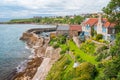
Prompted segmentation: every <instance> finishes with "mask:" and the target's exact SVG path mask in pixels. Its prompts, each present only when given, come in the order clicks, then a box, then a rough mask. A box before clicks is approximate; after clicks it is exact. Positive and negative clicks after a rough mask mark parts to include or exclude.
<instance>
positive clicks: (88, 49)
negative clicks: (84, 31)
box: [80, 40, 95, 54]
mask: <svg viewBox="0 0 120 80" xmlns="http://www.w3.org/2000/svg"><path fill="white" fill-rule="evenodd" d="M80 49H81V50H82V51H83V52H85V53H88V54H94V53H95V44H94V43H93V42H91V41H90V40H89V41H86V42H85V43H82V44H81V47H80Z"/></svg>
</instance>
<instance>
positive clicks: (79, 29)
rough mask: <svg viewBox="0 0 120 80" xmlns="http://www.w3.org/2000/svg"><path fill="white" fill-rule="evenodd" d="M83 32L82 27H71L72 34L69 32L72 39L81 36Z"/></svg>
mask: <svg viewBox="0 0 120 80" xmlns="http://www.w3.org/2000/svg"><path fill="white" fill-rule="evenodd" d="M81 32H82V26H81V25H70V32H69V35H70V37H73V36H79V35H80V33H81Z"/></svg>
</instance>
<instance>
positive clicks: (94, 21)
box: [85, 18, 98, 26]
mask: <svg viewBox="0 0 120 80" xmlns="http://www.w3.org/2000/svg"><path fill="white" fill-rule="evenodd" d="M97 22H98V19H97V18H90V19H88V20H87V21H86V22H85V24H89V25H90V26H93V25H94V24H96V23H97Z"/></svg>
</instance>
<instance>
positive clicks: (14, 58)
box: [0, 24, 55, 80]
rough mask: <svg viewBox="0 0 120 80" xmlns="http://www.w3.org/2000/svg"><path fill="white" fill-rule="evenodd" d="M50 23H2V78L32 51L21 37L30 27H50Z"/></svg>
mask: <svg viewBox="0 0 120 80" xmlns="http://www.w3.org/2000/svg"><path fill="white" fill-rule="evenodd" d="M49 27H55V26H50V25H32V24H4V25H3V24H1V25H0V80H3V78H5V77H7V75H8V74H10V73H11V72H12V71H13V69H15V67H17V66H18V65H19V64H20V63H21V62H22V61H24V60H26V59H27V58H28V56H30V55H31V54H32V53H31V52H30V50H28V49H26V48H25V43H24V42H22V41H20V40H19V38H20V37H21V36H22V33H23V32H25V31H26V30H28V29H30V28H49Z"/></svg>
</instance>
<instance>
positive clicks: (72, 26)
mask: <svg viewBox="0 0 120 80" xmlns="http://www.w3.org/2000/svg"><path fill="white" fill-rule="evenodd" d="M70 30H71V31H82V26H81V25H70Z"/></svg>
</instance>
